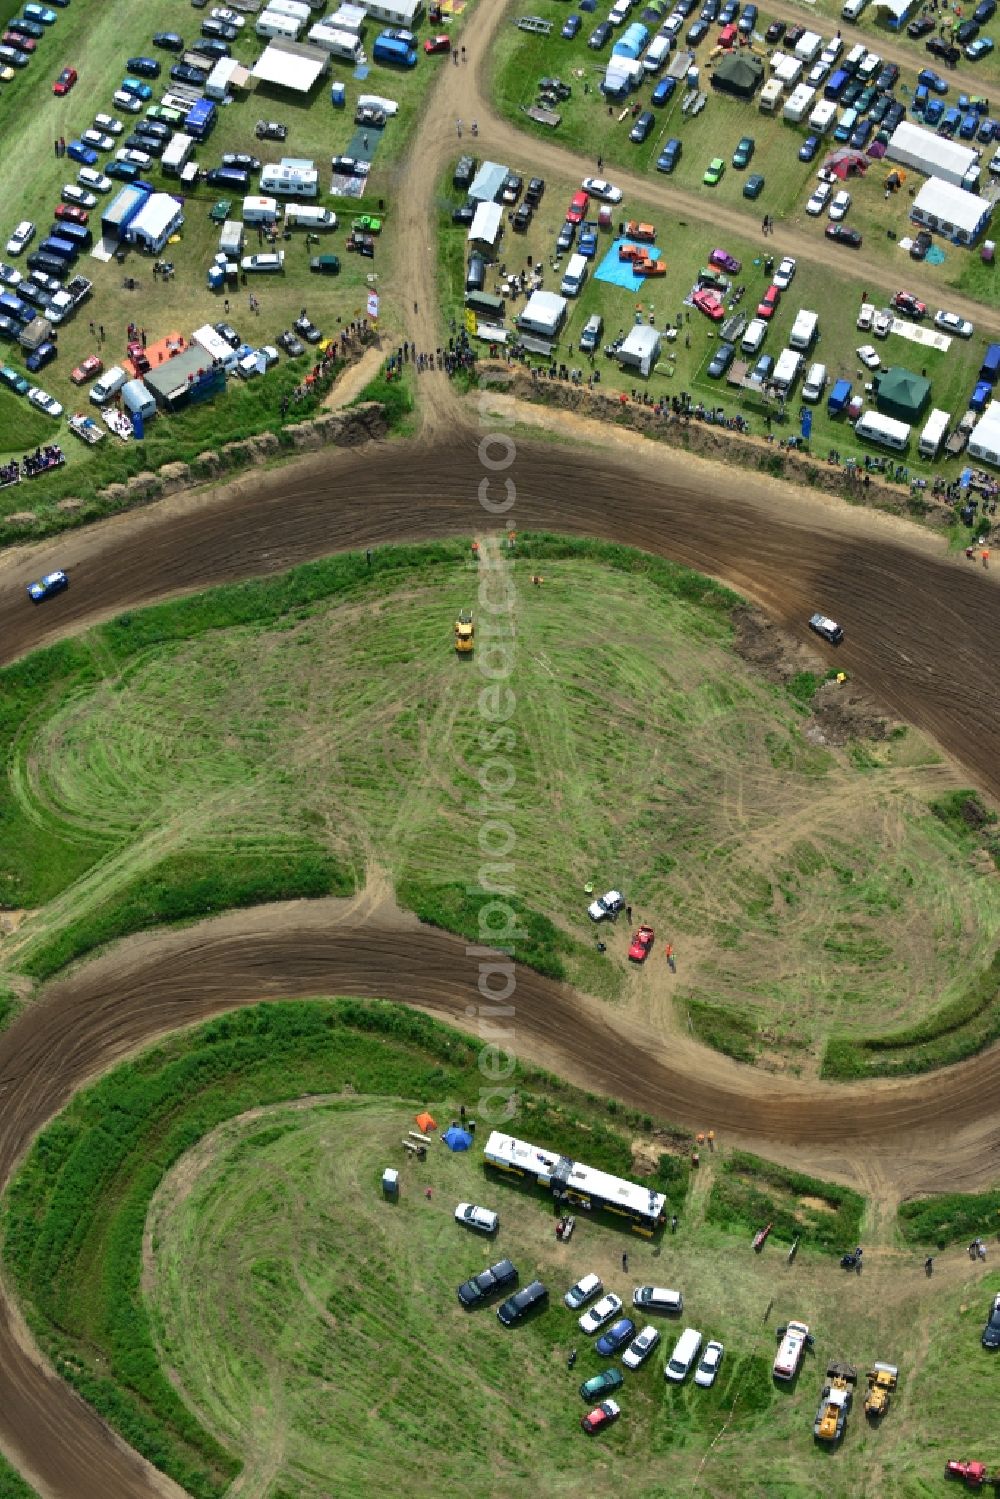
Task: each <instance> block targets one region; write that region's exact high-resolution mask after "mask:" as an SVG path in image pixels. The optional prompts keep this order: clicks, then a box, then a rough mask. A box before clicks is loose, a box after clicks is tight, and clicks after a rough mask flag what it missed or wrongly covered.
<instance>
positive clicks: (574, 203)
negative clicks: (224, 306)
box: [566, 193, 590, 224]
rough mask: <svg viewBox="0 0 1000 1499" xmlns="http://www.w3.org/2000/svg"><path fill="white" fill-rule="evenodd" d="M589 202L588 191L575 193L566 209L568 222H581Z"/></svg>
mask: <svg viewBox="0 0 1000 1499" xmlns="http://www.w3.org/2000/svg"><path fill="white" fill-rule="evenodd" d="M589 202H590V198H589V197H588V196H587V194H586V193H574V194H573V196H572V198H571V199H570V204H569V207H568V208H567V210H566V222H567V224H581V223H582V222H583V216H584V214H585V213H586V212H587V204H588V203H589Z"/></svg>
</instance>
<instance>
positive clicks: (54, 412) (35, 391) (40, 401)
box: [28, 385, 63, 417]
mask: <svg viewBox="0 0 1000 1499" xmlns="http://www.w3.org/2000/svg"><path fill="white" fill-rule="evenodd" d="M28 400H29V401H30V402H31V404H32V406H37V407H38V410H39V411H44V412H45V415H46V416H55V417H59V416H62V414H63V409H62V407H61V406H60V404H59V402H58V401H57V400H56V398H55V396H50V395H49V393H48V391H46V390H42V388H41V386H40V385H33V386H32V387H31V389H30V390H29V391H28Z"/></svg>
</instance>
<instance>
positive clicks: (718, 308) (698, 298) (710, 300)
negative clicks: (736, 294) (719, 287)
mask: <svg viewBox="0 0 1000 1499" xmlns="http://www.w3.org/2000/svg"><path fill="white" fill-rule="evenodd" d="M691 301H692V302H693V303H694V305H695V307H697V309H698V311H699V312H703V313H704V314H705V316H706V317H710V318H711V319H712V321H713V322H716V323H717V322H718V321H719V319H720V318H721V317H724V316H725V313H726V304H725V303H724V302H723V300H722V298H721V297H720V296H719V293H718V292H717V291H712V290H711V289H710V288H709V287H707V286H699V288H698V290H697V291H696V292H695V294H694V296H693V297H692V298H691Z"/></svg>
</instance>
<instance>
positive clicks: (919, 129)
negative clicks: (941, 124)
mask: <svg viewBox="0 0 1000 1499" xmlns="http://www.w3.org/2000/svg"><path fill="white" fill-rule="evenodd" d="M885 154H886V156H887V157H888V159H889V160H890V161H898V162H900V163H901V164H902V165H903V166H904V167H914V168H915V169H916V170H917V171H918V172H923V173H924V174H925V175H926V176H928V177H940V178H941V179H942V181H944V182H951V183H954V185H955V187H961V186H962V185H963V183H965V184H968V183H969V182H970V181H971V182H976V181H977V180H978V175H979V174H978V166H979V152H978V151H973V150H972V148H971V147H970V146H963V145H962V143H961V141H950V140H948V139H947V138H946V137H945V136H943V135H935V133H934V131H933V130H925V129H924V127H923V126H922V125H914V124H913V123H912V122H911V121H910V120H903V121H901V123H900V124H898V125H897V126H896V128H895V130H894V131H893V132H892V135H891V136H890V138H889V144H888V146H886V148H885ZM970 171H974V172H975V175H973V176H972V177H971V178H970Z"/></svg>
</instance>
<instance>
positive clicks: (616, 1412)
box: [580, 1400, 621, 1436]
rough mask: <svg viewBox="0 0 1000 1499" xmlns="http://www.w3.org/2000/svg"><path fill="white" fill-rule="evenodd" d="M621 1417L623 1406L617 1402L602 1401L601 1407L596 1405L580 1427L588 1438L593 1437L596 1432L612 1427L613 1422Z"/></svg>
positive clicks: (583, 1419)
mask: <svg viewBox="0 0 1000 1499" xmlns="http://www.w3.org/2000/svg"><path fill="white" fill-rule="evenodd" d="M620 1415H621V1406H620V1405H619V1404H618V1401H617V1400H602V1401H601V1403H600V1405H595V1406H594V1409H593V1410H592V1411H588V1412H587V1414H586V1415H585V1416H584V1417H583V1418H582V1420H581V1422H580V1425H581V1426H582V1427H583V1429H584V1431H585V1432H586V1433H587V1435H588V1436H593V1435H594V1433H595V1432H597V1431H603V1430H604V1428H605V1427H606V1426H610V1425H611V1423H612V1421H617V1420H618V1417H619V1416H620Z"/></svg>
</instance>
